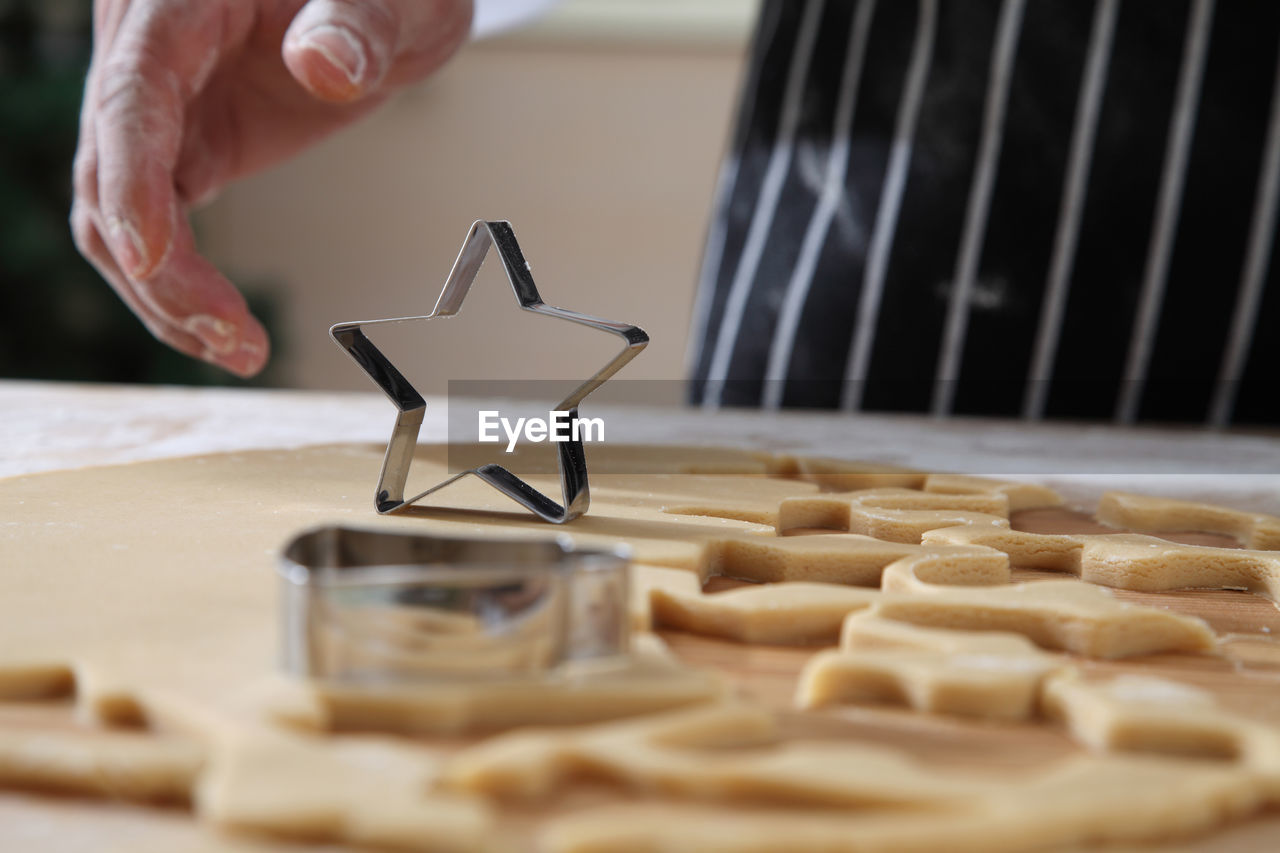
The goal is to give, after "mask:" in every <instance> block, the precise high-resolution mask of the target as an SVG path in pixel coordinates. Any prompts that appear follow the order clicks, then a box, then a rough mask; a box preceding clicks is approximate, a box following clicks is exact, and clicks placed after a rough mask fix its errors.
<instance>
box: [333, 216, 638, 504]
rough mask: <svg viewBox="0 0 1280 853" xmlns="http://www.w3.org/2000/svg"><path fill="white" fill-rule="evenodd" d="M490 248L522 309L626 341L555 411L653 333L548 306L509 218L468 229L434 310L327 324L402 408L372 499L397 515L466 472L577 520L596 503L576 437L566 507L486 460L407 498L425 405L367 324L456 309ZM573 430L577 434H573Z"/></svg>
mask: <svg viewBox="0 0 1280 853" xmlns="http://www.w3.org/2000/svg"><path fill="white" fill-rule="evenodd" d="M490 246H492V247H493V248H494V249H495V250H496V251H497V253H498V258H499V259H500V260H501V261H502V267H503V269H504V270H505V271H506V273H507V279H508V280H509V281H510V282H511V289H512V290H513V291H515V295H516V300H517V301H518V302H519V303H520V307H521V308H523V309H524V310H526V311H532V312H534V313H535V314H545V315H547V316H549V317H556V318H559V319H561V320H568V321H569V322H571V323H577V324H579V325H582V326H588V327H590V328H592V329H599V330H600V331H602V332H609V333H610V334H614V335H617V336H618V337H620V338H622V340H623V342H624V343H625V346H624V347H623V348H622V351H621V352H619V353H618V354H617V355H616V356H614V357H613V359H612V360H611V361H610V362H609V363H608V364H606V365H605V366H604V367H603V368H601V369H600V370H598V371H596V373H595V374H593V375H592V376H591V377H590V378H589V379H587V380H586V381H585V382H583V383H582V384H581V385H579V386H578V387H577V388H575V389H574V390H573V391H572V392H570V394H569V395H568V396H567V397H565V398H564V399H563V400H561V401H560V403H559V404H558V405H557V406H556V410H557V411H565V412H568V413H569V419H570V422H571V423H572V422H576V421H577V420H578V405H579V404H580V403H581V402H582V401H583V400H584V399H586V397H587V395H589V394H590V393H591V392H592V391H594V390H596V389H597V388H599V387H600V386H601V385H603V384H604V383H605V382H606V381H608V379H609V378H610V377H611V376H613V375H614V374H615V373H617V372H618V371H619V370H621V369H622V367H623V365H625V364H626V363H627V362H629V361H631V359H633V358H635V357H636V356H637V355H639V354H640V351H641V350H642V349H644V348H645V346H646V345H647V344H648V343H649V336H648V335H647V334H645V333H644V331H643V330H642V329H640V328H639V327H638V326H632V325H628V324H626V323H614V322H611V321H609V320H602V319H600V318H599V317H591V316H588V315H586V314H579V313H578V312H576V311H569V310H567V309H564V308H557V307H555V306H553V305H547V304H546V303H544V302H543V301H542V297H541V296H539V295H538V288H537V287H536V286H535V285H534V283H533V274H532V273H531V272H530V270H529V263H528V261H526V260H525V259H524V254H523V253H522V252H521V251H520V244H519V243H517V242H516V236H515V233H514V232H513V231H512V229H511V223H510V222H507V221H505V220H499V221H492V222H490V221H486V220H483V219H478V220H476V221H475V222H474V223H472V225H471V230H470V231H469V232H468V233H467V239H466V240H465V241H463V243H462V250H461V251H459V252H458V258H457V260H455V261H454V262H453V268H452V269H451V270H450V271H449V277H448V278H447V279H445V283H444V289H443V290H441V291H440V298H439V299H438V300H437V301H436V306H435V308H434V309H432V311H431V313H430V314H425V315H421V316H414V317H391V318H388V319H384V320H358V321H355V322H350V323H338V324H336V325H334V326H333V327H332V328H330V329H329V336H330V337H331V338H333V340H334V342H335V343H337V344H338V346H340V347H342V348H343V349H344V350H346V352H347V355H349V356H351V358H352V359H354V360H355V362H356V364H358V365H360V367H361V368H362V369H363V370H364V372H365V373H367V374H368V375H369V378H371V379H372V380H373V381H374V382H375V383H377V385H378V387H379V388H381V389H382V390H383V392H384V393H386V395H387V396H388V397H389V398H391V402H392V403H394V404H395V406H396V409H397V410H398V414H397V415H396V423H395V426H394V427H393V428H392V431H391V439H390V440H389V441H388V442H387V454H386V456H385V457H384V459H383V462H382V471H381V473H380V474H379V475H378V491H377V494H376V496H375V498H374V507H375V508H376V509H377V511H378V513H379V514H380V515H385V514H387V513H394V512H398V511H400V510H402V509H404V508H405V507H407V506H409V505H410V504H413V503H416V502H417V501H420V500H422V499H423V498H424V497H426V496H427V495H429V494H431V493H432V492H436V491H439V490H440V489H443V488H444V487H445V486H448V485H449V484H451V483H453V482H454V481H455V480H459V479H461V478H462V477H465V476H467V475H468V474H474V475H475V476H477V477H479V478H480V479H481V480H484V481H485V482H486V483H488V484H489V485H491V486H493V487H494V488H496V489H497V490H498V491H500V492H502V493H503V494H504V495H506V496H507V497H509V498H511V499H512V500H514V501H516V502H517V503H519V504H520V505H522V506H524V507H525V508H526V509H528V510H530V511H531V512H533V513H534V514H535V515H537V516H538V517H539V518H541V519H543V520H544V521H549V522H551V523H552V524H564V523H565V522H568V521H573V520H574V519H575V518H577V517H578V516H580V515H582V514H583V513H585V512H586V511H587V509H588V507H589V506H590V505H591V491H590V488H589V486H588V483H587V458H586V453H585V451H584V449H583V446H582V441H581V439H580V438H579V437H573V438H570V439H569V440H566V441H562V442H557V443H556V452H557V457H558V459H557V464H558V467H559V470H560V491H561V495H562V498H561V499H562V500H563V501H564V504H563V505H561V504H558V503H556V502H555V501H554V500H552V499H551V498H549V497H547V496H546V495H544V494H542V493H541V492H539V491H538V490H537V489H535V488H533V487H532V486H530V485H529V484H528V483H526V482H525V481H524V480H521V479H520V478H519V477H517V476H516V475H515V474H513V473H512V472H510V471H508V470H507V469H506V468H503V467H502V466H501V465H497V464H487V465H481V466H480V467H479V468H473V469H470V470H467V471H462V472H461V473H458V474H455V475H453V476H452V477H450V478H449V479H447V480H444V481H443V482H441V483H437V484H436V485H434V486H432V487H431V488H429V489H427V490H426V491H424V492H420V493H419V494H417V495H414V496H413V497H410V498H406V497H405V496H404V488H405V483H406V481H407V480H408V477H409V467H410V465H411V464H412V462H413V454H414V449H415V448H416V447H417V444H418V433H419V431H420V429H421V428H422V416H423V412H424V411H425V409H426V406H427V404H426V401H425V400H424V399H423V397H422V395H421V394H419V393H418V391H417V390H416V389H415V388H414V387H413V385H411V384H410V383H409V380H407V379H405V377H404V375H403V374H402V373H400V371H399V370H397V369H396V367H395V365H393V364H392V363H391V361H390V360H389V359H388V358H387V357H386V356H385V355H383V354H382V352H381V351H380V350H379V349H378V348H377V347H376V346H374V345H373V342H372V341H370V340H369V339H368V338H367V337H366V336H365V334H364V328H365V327H366V326H375V325H385V324H389V323H406V322H410V321H413V320H432V319H435V318H437V317H451V316H453V315H455V314H457V313H458V311H459V309H460V308H461V307H462V302H463V300H464V299H466V297H467V293H468V292H469V291H470V290H471V283H472V282H473V281H474V280H475V277H476V274H477V273H478V272H479V271H480V265H481V264H483V263H484V259H485V257H486V256H487V255H488V252H489V247H490ZM574 435H575V436H576V433H574Z"/></svg>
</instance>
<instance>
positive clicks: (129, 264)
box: [107, 216, 150, 278]
mask: <svg viewBox="0 0 1280 853" xmlns="http://www.w3.org/2000/svg"><path fill="white" fill-rule="evenodd" d="M107 237H108V238H109V239H110V240H111V250H112V252H113V254H115V256H116V260H117V261H119V262H120V267H121V269H123V270H124V272H125V275H127V276H129V277H130V278H136V277H138V276H140V275H142V274H143V273H144V272H146V271H147V268H148V267H149V266H150V258H148V256H147V246H146V244H145V243H143V242H142V235H140V234H139V233H138V229H137V228H135V227H134V226H133V223H131V222H129V221H128V220H125V219H122V218H120V217H119V216H109V217H107Z"/></svg>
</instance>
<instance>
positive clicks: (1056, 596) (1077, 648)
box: [876, 563, 1217, 658]
mask: <svg viewBox="0 0 1280 853" xmlns="http://www.w3.org/2000/svg"><path fill="white" fill-rule="evenodd" d="M884 575H885V576H884V584H883V589H884V592H885V593H895V594H892V595H889V594H886V595H885V596H884V597H883V598H882V599H881V600H880V602H879V604H878V605H877V611H876V612H877V613H878V614H879V615H880V616H883V617H885V618H887V619H894V620H897V621H900V622H910V623H912V624H916V625H924V626H929V627H935V628H951V629H959V630H969V631H975V630H978V631H1007V632H1013V633H1017V634H1022V635H1023V636H1025V637H1027V638H1028V639H1030V640H1031V641H1032V642H1034V643H1035V644H1036V645H1038V646H1040V647H1041V648H1045V649H1053V650H1061V651H1068V652H1073V653H1075V654H1078V655H1085V656H1087V657H1093V658H1123V657H1130V656H1133V655H1144V654H1155V653H1157V652H1207V651H1212V650H1213V649H1215V648H1216V644H1217V640H1216V638H1215V636H1214V633H1213V631H1212V630H1211V629H1210V628H1209V626H1208V624H1207V623H1206V622H1205V621H1204V620H1202V619H1198V618H1195V617H1192V616H1183V615H1181V614H1177V613H1173V612H1171V611H1168V610H1161V609H1159V608H1155V607H1144V606H1142V605H1137V604H1129V603H1127V602H1122V601H1118V600H1116V598H1115V597H1114V596H1112V594H1111V593H1110V592H1109V591H1108V590H1105V589H1103V588H1101V587H1098V586H1094V585H1093V584H1091V583H1085V582H1083V581H1077V580H1046V581H1029V582H1027V583H1019V584H1009V585H1003V586H991V587H980V588H975V587H964V586H943V585H939V584H934V583H928V582H926V581H925V580H923V579H921V578H920V577H919V574H918V572H917V570H916V569H915V568H914V567H913V566H911V565H909V564H906V563H903V564H899V565H894V566H890V567H889V568H888V569H886V570H885V573H884Z"/></svg>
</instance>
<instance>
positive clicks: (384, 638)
mask: <svg viewBox="0 0 1280 853" xmlns="http://www.w3.org/2000/svg"><path fill="white" fill-rule="evenodd" d="M629 569H630V554H629V552H628V551H627V549H626V548H625V547H622V546H618V547H614V548H578V547H576V546H575V545H574V543H573V542H572V541H571V540H570V539H569V537H568V536H565V535H564V534H558V535H556V536H555V537H553V538H550V539H541V540H501V539H492V538H490V539H473V538H453V537H442V536H433V535H428V534H423V533H405V532H395V531H385V530H360V529H355V528H347V527H332V526H331V527H320V528H315V529H312V530H308V531H304V532H302V533H300V534H299V535H297V536H295V537H294V538H293V539H292V540H290V541H289V542H288V543H286V544H285V546H284V548H283V550H282V551H281V554H280V561H279V569H278V571H279V575H280V578H281V583H282V589H281V605H282V611H281V616H282V620H283V623H282V628H283V631H282V635H281V641H282V663H283V666H284V669H285V671H286V672H289V673H291V674H294V675H299V676H303V677H307V678H322V679H326V680H330V681H343V682H355V683H361V684H368V683H412V682H441V681H457V680H476V679H528V678H534V679H540V678H553V677H558V676H566V677H568V676H584V675H589V674H593V673H600V672H606V671H611V670H612V669H615V668H618V667H623V666H626V665H627V663H628V661H629V660H630V657H629V649H630V637H631V626H630V617H629V615H628V614H629V610H628V606H627V601H628V597H629V595H630V586H631V585H630V581H629Z"/></svg>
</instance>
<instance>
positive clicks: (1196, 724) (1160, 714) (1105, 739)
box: [1044, 669, 1280, 797]
mask: <svg viewBox="0 0 1280 853" xmlns="http://www.w3.org/2000/svg"><path fill="white" fill-rule="evenodd" d="M1044 708H1045V711H1046V713H1047V714H1048V715H1049V716H1050V717H1051V718H1053V719H1056V720H1061V721H1063V722H1064V723H1065V724H1066V726H1067V728H1068V729H1069V730H1070V732H1071V736H1072V737H1073V738H1074V739H1075V740H1077V741H1078V742H1080V743H1082V744H1084V745H1086V746H1088V747H1089V748H1090V749H1093V750H1096V751H1098V752H1121V751H1131V750H1136V751H1142V752H1164V753H1172V754H1180V755H1196V756H1207V757H1213V758H1221V759H1230V760H1233V761H1236V762H1238V763H1240V764H1242V765H1243V766H1246V767H1248V768H1250V769H1252V770H1254V771H1257V772H1259V773H1261V774H1262V775H1263V776H1264V777H1265V778H1267V779H1269V780H1270V783H1271V784H1272V785H1273V786H1274V790H1273V796H1276V797H1280V729H1278V728H1276V727H1274V726H1268V725H1265V724H1263V723H1261V722H1258V721H1256V720H1253V719H1250V718H1248V717H1244V716H1241V715H1239V714H1235V713H1232V712H1230V711H1227V710H1225V709H1223V708H1222V707H1220V706H1219V705H1218V703H1217V700H1216V699H1215V698H1214V697H1213V694H1211V693H1208V692H1206V691H1204V690H1200V689H1198V688H1195V687H1191V686H1189V685H1186V684H1182V683H1180V682H1177V681H1170V680H1167V679H1163V678H1153V677H1150V676H1144V675H1120V676H1117V677H1115V678H1112V679H1109V680H1106V681H1086V680H1084V679H1083V678H1082V677H1081V675H1080V673H1079V672H1078V671H1076V670H1074V669H1066V670H1063V671H1062V672H1059V673H1055V674H1054V675H1053V676H1052V677H1051V678H1049V679H1048V680H1047V681H1046V682H1045V687H1044Z"/></svg>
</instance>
